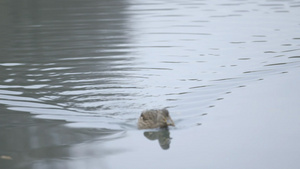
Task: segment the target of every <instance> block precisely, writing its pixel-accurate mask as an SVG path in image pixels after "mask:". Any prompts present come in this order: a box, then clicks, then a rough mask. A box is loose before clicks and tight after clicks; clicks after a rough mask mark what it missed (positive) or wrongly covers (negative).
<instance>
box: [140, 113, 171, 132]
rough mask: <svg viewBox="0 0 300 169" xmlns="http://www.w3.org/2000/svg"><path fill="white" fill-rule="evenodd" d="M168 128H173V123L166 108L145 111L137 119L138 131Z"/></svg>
mask: <svg viewBox="0 0 300 169" xmlns="http://www.w3.org/2000/svg"><path fill="white" fill-rule="evenodd" d="M168 126H175V123H174V121H173V120H172V118H171V116H170V113H169V111H168V110H167V109H166V108H164V109H150V110H145V111H143V112H142V113H141V115H140V117H139V119H138V129H154V128H168Z"/></svg>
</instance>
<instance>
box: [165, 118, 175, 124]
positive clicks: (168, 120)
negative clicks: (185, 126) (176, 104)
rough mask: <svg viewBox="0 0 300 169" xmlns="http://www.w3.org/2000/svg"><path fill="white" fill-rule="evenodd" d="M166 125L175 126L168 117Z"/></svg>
mask: <svg viewBox="0 0 300 169" xmlns="http://www.w3.org/2000/svg"><path fill="white" fill-rule="evenodd" d="M167 124H168V126H175V123H174V121H173V120H172V119H171V117H169V118H168V119H167Z"/></svg>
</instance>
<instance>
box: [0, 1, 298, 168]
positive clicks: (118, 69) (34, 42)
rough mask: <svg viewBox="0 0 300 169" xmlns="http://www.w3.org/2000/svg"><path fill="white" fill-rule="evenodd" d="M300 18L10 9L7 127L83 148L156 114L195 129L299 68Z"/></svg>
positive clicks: (3, 50)
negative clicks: (267, 81)
mask: <svg viewBox="0 0 300 169" xmlns="http://www.w3.org/2000/svg"><path fill="white" fill-rule="evenodd" d="M299 16H300V2H299V1H275V0H274V1H272V0H264V1H251V0H243V1H229V0H228V1H216V0H214V1H208V0H202V1H196V0H193V1H181V0H176V1H165V0H161V1H154V0H153V1H152V0H151V1H142V0H120V1H119V0H114V1H105V0H100V1H97V0H88V1H83V0H74V1H73V0H72V1H71V0H69V1H68V0H59V1H58V0H52V1H40V0H27V1H25V0H5V1H1V2H0V71H1V74H0V77H1V79H0V108H1V109H0V110H1V111H2V112H3V113H1V116H3V118H2V120H1V121H3V122H1V123H2V125H3V126H5V125H18V124H15V123H13V122H12V121H13V120H15V121H16V122H19V123H21V122H22V121H23V120H22V117H20V116H21V114H24V116H25V114H26V113H19V112H29V113H30V114H31V115H34V116H33V117H34V118H33V119H31V120H30V122H28V123H27V122H24V126H23V127H24V130H26V132H28V134H27V136H24V137H21V136H20V137H21V139H25V140H26V139H30V138H32V137H30V133H35V132H41V131H42V129H45V130H48V129H50V131H49V133H57V132H55V131H56V130H59V131H61V130H70V131H71V132H74V131H76V130H79V131H81V132H83V133H82V135H81V134H77V135H75V134H74V135H73V136H70V137H68V138H66V139H65V140H68V141H69V140H72V139H70V138H73V140H74V142H77V143H79V142H82V141H84V140H89V139H91V137H93V138H95V137H96V136H97V137H98V136H99V135H103V136H107V135H111V134H113V136H111V137H112V138H118V137H120V135H122V134H117V135H114V133H116V132H115V131H116V130H118V131H120V130H121V131H124V130H125V131H126V130H135V129H136V126H135V125H136V121H137V117H138V116H139V114H140V112H141V111H142V110H145V109H149V108H162V107H167V108H169V110H170V112H171V113H172V117H173V119H174V121H175V123H176V124H177V125H176V128H177V129H182V128H189V127H192V126H196V125H198V124H200V123H201V119H202V118H204V117H203V115H205V110H206V109H208V108H211V107H213V106H214V104H215V103H216V102H217V101H218V100H221V99H223V97H224V95H226V94H230V92H231V91H232V90H233V89H234V88H237V87H244V86H247V84H249V83H251V82H253V81H257V80H263V79H264V78H265V77H267V76H269V75H272V74H279V73H285V72H288V71H289V70H291V69H293V68H295V67H299V65H300V62H299V59H300V34H299V28H300V20H299ZM12 112H13V113H15V114H13V113H12ZM14 116H15V117H14ZM26 116H27V115H26ZM30 117H31V116H30ZM10 118H11V119H13V120H5V119H10ZM45 123H46V124H45ZM26 124H27V125H26ZM32 124H35V125H37V126H40V125H42V127H41V128H39V129H35V128H30V126H31V125H32ZM43 124H44V125H43ZM52 124H53V125H54V124H55V126H57V125H59V126H61V127H51V126H52ZM0 127H1V126H0ZM70 127H71V129H70ZM73 127H74V128H73ZM82 128H94V129H92V131H90V130H89V129H86V130H83V129H82ZM51 130H53V131H51ZM94 130H96V131H94ZM8 133H9V132H7V133H6V132H4V134H2V135H9V134H8ZM75 133H76V132H75ZM93 133H94V134H93ZM95 133H96V134H95ZM121 133H122V132H121ZM57 134H59V132H58V133H57ZM62 135H63V134H62ZM84 135H86V136H88V137H84ZM1 137H2V136H1ZM27 137H28V138H27ZM42 137H43V138H46V137H47V136H42ZM49 137H50V136H49ZM51 138H52V139H53V138H54V137H51ZM56 138H57V137H56ZM81 138H82V139H81ZM83 138H85V139H83ZM19 139H20V138H19ZM50 140H51V139H50ZM63 140H64V139H62V140H60V141H58V140H56V141H49V142H51V144H54V145H56V146H57V145H60V143H62V142H64V141H63ZM68 141H66V142H67V143H66V144H71V143H68ZM29 142H30V143H28V144H33V142H34V141H32V140H31V141H29ZM53 142H55V143H53ZM41 144H47V143H41ZM2 145H4V143H3V144H2ZM5 145H6V144H5ZM36 146H37V145H36ZM0 155H1V154H0ZM25 165H26V164H25Z"/></svg>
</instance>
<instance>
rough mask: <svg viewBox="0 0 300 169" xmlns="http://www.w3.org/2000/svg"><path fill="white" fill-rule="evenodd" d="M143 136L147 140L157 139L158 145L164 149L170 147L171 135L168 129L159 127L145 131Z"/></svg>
mask: <svg viewBox="0 0 300 169" xmlns="http://www.w3.org/2000/svg"><path fill="white" fill-rule="evenodd" d="M144 136H145V137H146V138H148V139H149V140H158V142H159V145H160V147H161V148H162V149H164V150H167V149H169V148H170V144H171V137H170V131H169V129H160V130H158V131H145V132H144Z"/></svg>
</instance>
